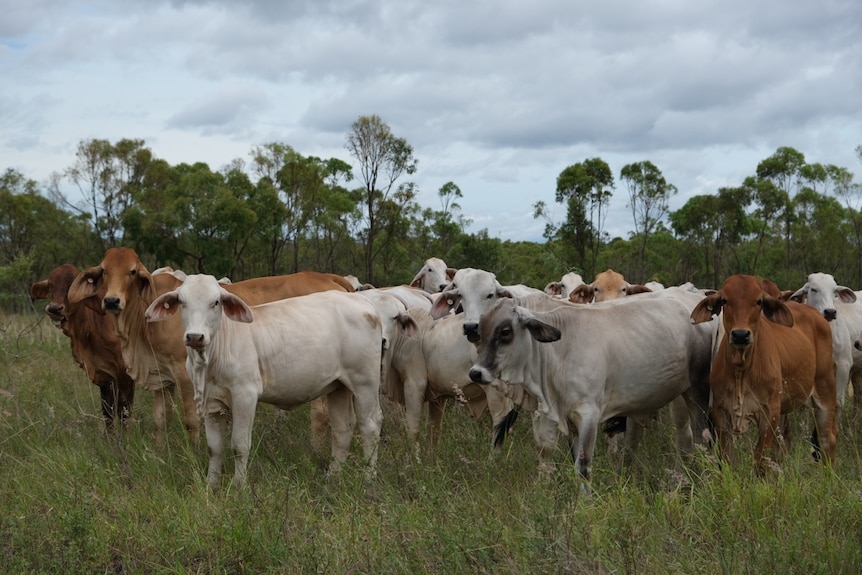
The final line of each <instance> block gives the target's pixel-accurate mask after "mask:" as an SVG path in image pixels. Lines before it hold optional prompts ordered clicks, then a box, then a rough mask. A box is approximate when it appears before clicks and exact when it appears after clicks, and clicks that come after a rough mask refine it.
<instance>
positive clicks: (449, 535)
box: [0, 314, 862, 574]
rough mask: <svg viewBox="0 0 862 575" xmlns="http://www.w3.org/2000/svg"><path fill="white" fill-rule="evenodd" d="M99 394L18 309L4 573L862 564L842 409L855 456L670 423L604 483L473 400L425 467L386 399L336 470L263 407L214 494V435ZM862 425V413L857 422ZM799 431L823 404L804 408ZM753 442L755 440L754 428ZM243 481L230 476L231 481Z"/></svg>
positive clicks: (1, 388) (6, 364)
mask: <svg viewBox="0 0 862 575" xmlns="http://www.w3.org/2000/svg"><path fill="white" fill-rule="evenodd" d="M98 403H99V395H98V392H97V390H96V389H95V387H94V386H93V385H92V384H90V383H89V382H88V381H87V380H86V378H85V376H84V374H83V372H82V371H81V370H80V369H79V368H78V367H77V366H76V365H75V364H74V362H73V361H72V359H71V354H70V352H69V346H68V342H67V340H66V339H65V338H64V337H63V336H62V335H61V334H60V333H59V332H58V331H57V330H55V329H54V328H53V327H52V326H51V325H50V324H48V323H47V322H46V321H42V320H40V316H38V315H36V314H33V315H27V316H15V317H12V318H10V317H2V316H0V572H3V573H36V572H39V573H61V572H62V573H265V572H276V573H413V574H416V573H453V574H454V573H608V574H610V573H662V574H664V573H686V574H688V573H709V574H713V573H728V574H739V573H752V574H754V573H756V574H762V573H779V572H781V573H805V574H810V573H832V574H835V573H858V572H859V570H860V568H862V482H861V481H860V476H862V458H860V450H859V445H860V443H859V440H860V431H859V428H860V425H862V418H859V417H857V414H856V413H855V412H854V411H853V409H852V407H848V408H847V409H846V410H845V413H844V414H842V425H841V435H840V438H839V447H838V456H837V464H836V466H835V469H834V470H827V469H824V468H823V467H821V466H818V465H816V464H814V463H812V462H811V458H810V456H809V455H808V452H807V450H806V446H805V444H804V442H801V441H797V442H795V443H794V445H793V446H792V448H791V451H790V453H789V454H788V457H787V458H786V460H785V462H784V465H783V469H782V471H781V472H780V473H776V474H774V475H772V476H770V477H768V478H765V479H759V478H757V477H755V476H754V475H753V473H752V472H751V457H750V448H751V441H752V440H753V437H752V438H749V437H745V438H742V439H741V440H740V441H738V444H739V445H738V450H739V454H740V458H739V459H740V461H739V462H738V464H737V465H736V466H735V467H734V468H732V469H731V468H729V467H727V466H724V467H723V468H718V467H717V466H716V465H715V464H714V463H713V462H712V460H711V458H710V457H709V456H707V455H704V454H701V455H699V456H698V458H697V461H696V462H695V463H694V464H693V465H692V466H691V467H692V468H691V469H688V470H686V472H685V473H684V475H682V476H680V475H675V474H674V473H672V468H673V466H674V457H673V448H672V434H671V430H670V428H669V425H668V424H667V422H666V419H665V418H660V419H659V421H658V422H657V423H656V425H655V426H654V427H653V428H652V429H650V430H649V431H648V432H647V437H646V438H645V442H644V444H643V446H642V449H641V450H640V451H639V453H638V457H637V460H636V461H635V463H634V465H633V466H632V467H631V468H629V469H628V470H626V471H625V472H624V473H621V474H618V473H616V471H615V469H616V461H615V459H614V457H613V456H611V455H609V453H608V451H607V447H608V446H607V443H606V442H605V441H604V440H602V441H601V442H600V444H599V446H598V449H597V457H596V462H595V465H594V470H593V471H594V477H595V479H594V482H593V485H592V494H591V495H590V496H585V495H583V493H582V489H581V484H580V482H579V480H578V478H577V474H576V473H575V471H574V468H573V466H572V465H571V463H570V462H569V461H568V460H567V455H566V453H564V452H563V451H561V452H560V453H559V454H558V462H559V468H558V471H557V473H556V474H555V475H553V476H550V477H538V476H537V474H536V465H535V455H534V451H533V447H532V436H531V432H530V427H529V421H528V420H527V418H526V417H524V418H523V419H521V420H519V421H518V423H517V426H516V428H517V429H516V433H515V435H514V437H513V438H512V439H511V441H509V442H508V443H507V446H506V447H505V449H504V450H503V451H502V452H501V453H498V454H497V455H496V456H493V457H491V456H490V455H489V453H490V449H489V445H490V438H489V431H488V425H487V424H485V423H482V424H480V423H477V422H475V421H472V420H470V419H469V418H468V417H466V416H465V415H464V414H463V413H462V412H461V411H460V409H459V408H458V406H457V405H454V404H453V405H451V406H450V407H449V412H448V413H447V414H446V418H445V424H444V425H445V427H444V436H443V438H442V441H441V447H440V449H439V451H438V452H437V453H435V454H430V453H429V452H428V450H427V449H425V450H424V451H423V454H422V463H421V464H420V463H417V462H416V461H415V460H414V457H413V454H412V453H413V452H412V450H411V449H410V447H409V446H408V445H407V443H406V441H405V439H404V435H405V434H404V432H403V427H402V423H401V422H402V419H400V417H401V416H400V413H399V411H398V410H397V409H396V408H393V407H392V406H386V409H385V412H386V416H387V417H386V421H385V437H384V441H383V443H382V445H381V449H380V464H379V471H378V474H377V477H376V478H375V479H373V480H369V479H365V478H364V474H363V473H362V467H361V465H360V463H359V462H358V461H357V459H358V453H359V449H358V445H355V446H354V450H353V453H354V459H353V460H351V461H350V462H349V464H348V465H347V467H346V469H345V470H344V472H343V473H342V474H340V475H339V476H337V477H334V478H329V479H328V478H326V477H325V476H324V472H323V470H324V468H325V464H326V460H325V458H324V457H322V456H318V455H315V454H313V453H312V451H311V449H310V447H309V435H308V434H309V429H308V410H307V409H298V410H296V411H293V412H288V413H283V412H278V410H275V409H272V408H270V407H269V406H265V405H262V406H260V408H259V410H258V416H257V421H256V423H255V427H254V452H253V454H252V457H251V461H250V466H249V480H250V488H249V489H248V490H245V491H242V492H237V491H233V490H231V489H230V488H225V489H223V490H221V491H219V492H216V493H212V492H210V491H209V490H208V489H207V488H206V482H205V467H206V447H205V444H204V442H203V438H201V443H200V444H199V445H193V444H191V443H190V442H189V441H188V440H187V439H186V438H185V437H184V434H183V431H182V429H181V428H180V426H179V424H178V423H177V422H176V421H175V422H174V424H173V427H172V428H171V429H170V433H169V440H168V441H167V443H166V444H165V445H163V446H156V445H155V444H154V443H153V441H152V432H153V425H152V422H151V418H150V413H151V412H150V410H151V406H152V402H151V400H150V398H149V397H148V396H147V394H145V393H143V392H139V393H138V396H137V398H136V403H135V407H134V422H133V424H132V426H131V428H130V429H129V430H128V431H127V432H126V433H125V434H124V435H116V436H113V437H106V436H105V434H104V432H103V426H102V420H101V416H100V413H99V406H98ZM857 419H860V421H857ZM794 423H795V425H797V426H798V429H797V430H796V431H797V432H798V433H797V436H798V437H803V434H804V433H805V430H806V429H808V428H809V427H810V417H808V416H807V415H805V414H800V415H798V416H796V417H795V419H794ZM751 435H753V434H751ZM226 485H227V484H226Z"/></svg>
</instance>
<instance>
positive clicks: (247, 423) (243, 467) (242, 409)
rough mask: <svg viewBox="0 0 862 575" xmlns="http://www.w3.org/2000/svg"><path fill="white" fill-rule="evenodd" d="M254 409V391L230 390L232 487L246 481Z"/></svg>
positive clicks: (255, 404)
mask: <svg viewBox="0 0 862 575" xmlns="http://www.w3.org/2000/svg"><path fill="white" fill-rule="evenodd" d="M258 385H260V384H258ZM255 387H256V386H255ZM256 410H257V393H256V392H254V391H242V392H240V391H239V390H238V389H234V390H232V394H231V412H232V415H233V425H232V427H231V447H233V464H234V472H233V485H234V487H242V486H244V485H245V482H246V477H247V475H248V457H249V454H250V453H251V430H252V427H253V426H254V415H255V412H256Z"/></svg>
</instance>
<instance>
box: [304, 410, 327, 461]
mask: <svg viewBox="0 0 862 575" xmlns="http://www.w3.org/2000/svg"><path fill="white" fill-rule="evenodd" d="M309 406H310V408H311V414H310V416H311V449H313V450H314V452H315V453H322V452H323V446H324V445H326V436H327V434H328V433H329V410H328V407H327V404H326V397H325V396H320V397H318V398H316V399H313V400H311V403H310V405H309Z"/></svg>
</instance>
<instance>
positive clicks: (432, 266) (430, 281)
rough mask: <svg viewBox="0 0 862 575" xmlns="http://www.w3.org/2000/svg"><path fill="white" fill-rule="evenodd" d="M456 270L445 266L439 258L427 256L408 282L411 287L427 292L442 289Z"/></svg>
mask: <svg viewBox="0 0 862 575" xmlns="http://www.w3.org/2000/svg"><path fill="white" fill-rule="evenodd" d="M456 271H457V270H456V269H455V268H450V267H447V266H446V262H444V261H443V260H441V259H440V258H428V259H427V260H425V263H424V264H422V267H421V268H420V269H419V271H418V272H416V275H415V276H414V277H413V279H412V280H411V282H410V285H411V286H412V287H416V288H419V289H422V290H425V291H426V292H428V293H439V292H441V291H443V290H444V289H445V288H446V286H447V285H449V282H451V281H452V277H453V276H454V275H455V272H456Z"/></svg>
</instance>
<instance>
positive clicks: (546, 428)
mask: <svg viewBox="0 0 862 575" xmlns="http://www.w3.org/2000/svg"><path fill="white" fill-rule="evenodd" d="M559 433H560V431H559V428H558V426H557V423H556V422H555V421H552V420H551V419H550V418H549V417H547V416H546V415H544V414H543V413H542V412H540V411H534V412H533V441H535V443H536V450H537V451H538V456H539V472H540V473H549V472H551V471H553V470H554V453H555V452H556V450H557V438H558V436H559Z"/></svg>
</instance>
